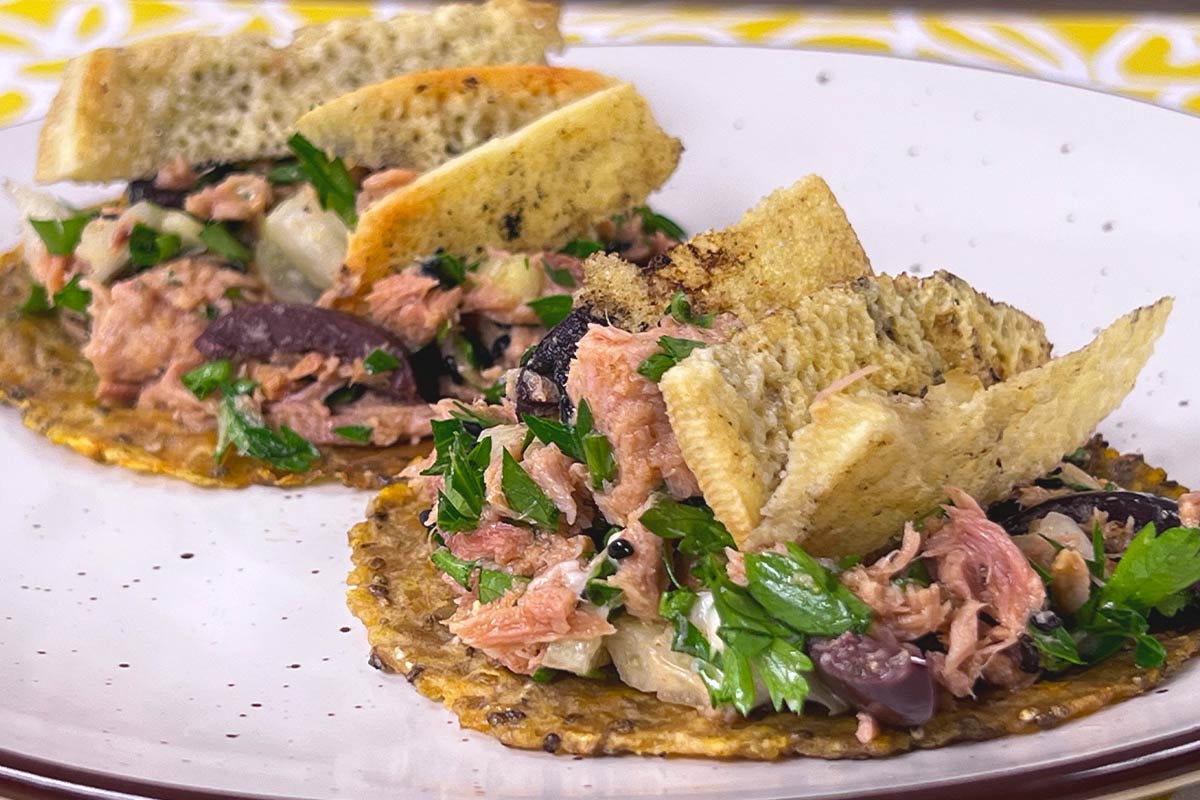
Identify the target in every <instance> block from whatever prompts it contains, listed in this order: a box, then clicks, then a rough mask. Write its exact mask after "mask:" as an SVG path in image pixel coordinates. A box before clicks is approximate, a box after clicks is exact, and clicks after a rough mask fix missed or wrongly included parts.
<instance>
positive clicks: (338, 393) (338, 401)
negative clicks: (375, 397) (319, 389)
mask: <svg viewBox="0 0 1200 800" xmlns="http://www.w3.org/2000/svg"><path fill="white" fill-rule="evenodd" d="M366 393H367V387H366V386H363V385H362V384H359V383H348V384H346V385H345V386H342V387H340V388H337V389H334V390H333V391H332V392H330V393H329V394H327V395H325V399H324V400H323V401H322V402H324V403H325V405H326V406H328V407H329V408H337V407H338V406H341V405H345V404H346V403H353V402H354V401H355V400H357V399H358V398H360V397H362V396H363V395H364V394H366Z"/></svg>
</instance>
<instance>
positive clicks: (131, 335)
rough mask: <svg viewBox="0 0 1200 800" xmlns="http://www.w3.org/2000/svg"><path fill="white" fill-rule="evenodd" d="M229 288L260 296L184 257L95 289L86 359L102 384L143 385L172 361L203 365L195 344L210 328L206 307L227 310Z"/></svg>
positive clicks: (247, 280) (253, 284)
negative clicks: (206, 328)
mask: <svg viewBox="0 0 1200 800" xmlns="http://www.w3.org/2000/svg"><path fill="white" fill-rule="evenodd" d="M230 289H238V290H239V291H241V292H243V293H247V294H250V293H257V292H258V290H259V284H258V281H257V280H256V279H254V278H252V277H250V276H247V275H242V274H241V273H238V272H235V271H233V270H231V269H225V268H224V267H222V266H221V264H220V262H217V261H214V260H211V259H206V258H181V259H177V260H175V261H171V262H168V263H166V264H162V265H160V266H158V267H155V268H154V269H151V270H147V271H146V272H143V273H141V274H139V275H136V276H134V277H133V278H130V279H129V280H125V281H121V282H120V283H117V284H114V285H113V286H111V287H106V286H93V287H92V304H91V308H90V311H91V314H92V338H91V339H90V340H89V341H88V343H87V344H86V345H85V346H84V348H83V355H84V357H85V358H87V359H88V360H89V361H91V362H92V366H93V367H95V369H96V374H97V375H98V376H99V378H100V382H101V386H102V387H104V386H114V385H122V384H124V385H132V386H137V387H140V386H141V385H143V384H145V383H147V382H149V381H152V380H154V379H156V378H158V377H159V376H160V375H162V374H163V373H164V372H165V371H166V369H167V367H168V366H169V365H170V364H171V363H172V362H174V361H184V362H185V363H188V364H193V365H194V364H196V363H199V362H198V361H197V358H198V354H197V352H196V350H195V347H194V346H193V342H194V341H195V340H196V337H197V336H199V335H200V333H201V332H202V331H203V330H204V328H205V326H206V325H207V324H208V319H207V317H206V316H205V313H204V312H205V309H206V307H209V306H211V307H213V308H214V309H216V310H218V311H219V312H221V313H224V312H227V311H229V310H230V309H231V308H232V303H231V301H230V300H229V299H228V298H227V297H226V293H227V292H228V291H229V290H230ZM200 360H203V359H200Z"/></svg>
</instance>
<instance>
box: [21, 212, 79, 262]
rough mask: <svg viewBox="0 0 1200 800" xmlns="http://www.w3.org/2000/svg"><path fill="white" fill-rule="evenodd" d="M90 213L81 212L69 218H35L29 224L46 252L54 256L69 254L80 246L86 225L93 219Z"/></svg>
mask: <svg viewBox="0 0 1200 800" xmlns="http://www.w3.org/2000/svg"><path fill="white" fill-rule="evenodd" d="M91 219H92V217H91V215H90V214H80V215H79V216H75V217H68V218H67V219H33V218H32V217H31V218H30V220H29V224H30V225H32V226H33V230H34V231H35V232H36V233H37V235H38V238H40V239H41V240H42V244H44V245H46V252H48V253H49V254H50V255H52V256H69V255H71V254H72V253H74V252H75V248H76V247H78V246H79V238H80V237H81V236H82V235H83V229H84V227H85V226H86V225H87V224H88V223H89V222H90V221H91Z"/></svg>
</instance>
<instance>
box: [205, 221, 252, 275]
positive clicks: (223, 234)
mask: <svg viewBox="0 0 1200 800" xmlns="http://www.w3.org/2000/svg"><path fill="white" fill-rule="evenodd" d="M200 241H202V242H204V246H205V247H207V248H208V250H209V252H210V253H215V254H216V255H219V256H220V257H221V258H223V259H225V260H226V261H228V262H229V263H230V264H233V265H234V266H238V267H244V266H246V265H247V264H249V263H250V262H251V261H252V260H253V258H254V254H253V253H251V252H250V248H248V247H246V245H244V244H242V243H241V242H240V241H239V240H238V238H237V237H236V236H234V235H233V234H232V233H230V232H229V229H228V228H226V227H225V226H224V225H222V224H221V223H219V222H209V223H208V224H206V225H205V226H204V229H203V230H202V231H200Z"/></svg>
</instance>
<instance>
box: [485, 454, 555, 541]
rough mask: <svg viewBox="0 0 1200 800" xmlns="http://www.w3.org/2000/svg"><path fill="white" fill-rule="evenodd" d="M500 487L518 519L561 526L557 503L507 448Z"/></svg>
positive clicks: (549, 525)
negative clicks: (559, 524)
mask: <svg viewBox="0 0 1200 800" xmlns="http://www.w3.org/2000/svg"><path fill="white" fill-rule="evenodd" d="M500 490H501V491H502V492H504V500H505V501H506V502H507V503H508V507H509V508H510V509H512V512H513V513H514V514H516V515H517V518H518V519H521V520H524V521H526V522H532V523H533V524H534V525H537V526H538V527H539V528H543V529H545V530H551V531H552V530H555V529H557V528H558V518H559V516H560V513H559V510H558V506H556V505H554V502H553V501H551V500H550V498H549V497H547V496H546V493H545V492H544V491H542V487H540V486H538V485H537V483H536V482H535V481H534V480H533V478H531V477H529V473H528V472H526V471H525V468H524V467H522V466H521V465H520V464H519V463H517V460H516V459H515V458H513V455H512V453H510V452H508V450H505V451H504V452H503V454H502V455H501V467H500Z"/></svg>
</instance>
